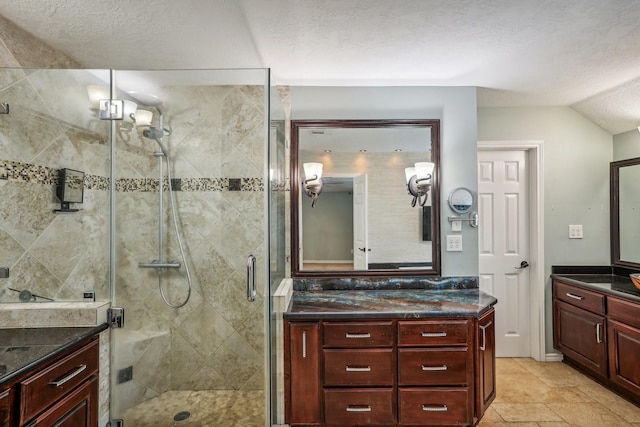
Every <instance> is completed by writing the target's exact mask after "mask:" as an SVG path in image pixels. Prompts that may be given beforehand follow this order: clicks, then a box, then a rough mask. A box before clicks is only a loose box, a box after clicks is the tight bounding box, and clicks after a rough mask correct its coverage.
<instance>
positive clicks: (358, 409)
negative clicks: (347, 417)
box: [347, 405, 371, 412]
mask: <svg viewBox="0 0 640 427" xmlns="http://www.w3.org/2000/svg"><path fill="white" fill-rule="evenodd" d="M347 412H371V406H351V405H349V406H347Z"/></svg>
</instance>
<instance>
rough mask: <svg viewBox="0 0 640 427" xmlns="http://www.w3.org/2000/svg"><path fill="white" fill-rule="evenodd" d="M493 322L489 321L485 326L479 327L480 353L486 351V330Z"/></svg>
mask: <svg viewBox="0 0 640 427" xmlns="http://www.w3.org/2000/svg"><path fill="white" fill-rule="evenodd" d="M492 323H493V321H489V323H487V324H486V325H480V330H481V331H482V345H481V346H480V350H481V351H485V350H486V349H487V328H488V327H489V326H491V324H492Z"/></svg>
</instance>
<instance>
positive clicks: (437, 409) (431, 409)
mask: <svg viewBox="0 0 640 427" xmlns="http://www.w3.org/2000/svg"><path fill="white" fill-rule="evenodd" d="M422 410H423V411H425V412H447V411H448V410H449V409H448V408H447V405H442V406H428V405H422Z"/></svg>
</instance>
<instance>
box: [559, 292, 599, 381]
mask: <svg viewBox="0 0 640 427" xmlns="http://www.w3.org/2000/svg"><path fill="white" fill-rule="evenodd" d="M553 307H554V309H553V344H554V347H555V348H557V349H558V350H560V351H561V352H562V353H564V354H565V355H566V356H567V357H568V358H569V359H571V360H573V361H575V362H577V363H579V364H580V365H582V366H583V367H584V368H586V369H588V370H589V371H592V372H593V373H594V374H596V375H599V376H601V377H606V376H607V371H608V369H607V342H606V341H607V335H606V332H605V323H604V320H605V319H604V317H602V316H599V315H597V314H593V313H590V312H588V311H586V310H582V309H581V308H578V307H574V306H573V305H570V304H567V303H565V302H562V301H558V300H555V301H554V304H553Z"/></svg>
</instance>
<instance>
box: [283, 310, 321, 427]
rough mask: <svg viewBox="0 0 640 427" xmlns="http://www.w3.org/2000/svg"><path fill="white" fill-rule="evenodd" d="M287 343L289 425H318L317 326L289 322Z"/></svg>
mask: <svg viewBox="0 0 640 427" xmlns="http://www.w3.org/2000/svg"><path fill="white" fill-rule="evenodd" d="M287 330H288V332H287V338H288V345H287V349H288V351H287V352H286V356H285V357H288V361H285V366H287V367H288V369H286V368H285V375H286V378H285V381H286V382H287V383H288V384H289V387H288V393H287V398H288V400H287V402H288V404H287V414H288V420H287V422H288V423H289V424H319V423H320V422H321V421H322V420H321V406H320V392H321V390H322V386H321V384H320V325H319V324H318V323H317V322H314V323H299V322H291V323H288V328H287Z"/></svg>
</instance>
